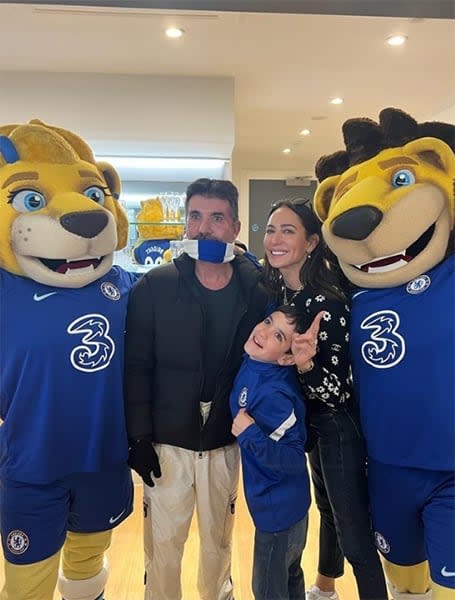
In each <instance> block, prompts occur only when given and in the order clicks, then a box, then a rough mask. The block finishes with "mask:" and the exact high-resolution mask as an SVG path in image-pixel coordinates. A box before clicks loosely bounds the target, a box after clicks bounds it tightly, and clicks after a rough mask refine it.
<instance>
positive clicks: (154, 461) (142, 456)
mask: <svg viewBox="0 0 455 600" xmlns="http://www.w3.org/2000/svg"><path fill="white" fill-rule="evenodd" d="M128 465H129V466H130V467H131V468H132V469H134V471H136V473H137V474H138V475H140V476H141V477H142V481H143V482H144V483H145V484H146V485H148V486H150V487H153V486H154V485H155V483H154V481H153V479H152V476H151V474H152V473H153V476H154V477H156V478H157V479H158V478H159V477H161V468H160V461H159V460H158V455H157V453H156V450H155V448H154V447H153V443H152V442H151V441H150V440H149V439H147V438H144V439H143V440H137V441H135V442H133V443H132V445H131V447H130V453H129V456H128Z"/></svg>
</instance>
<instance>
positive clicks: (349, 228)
mask: <svg viewBox="0 0 455 600" xmlns="http://www.w3.org/2000/svg"><path fill="white" fill-rule="evenodd" d="M382 217H383V214H382V212H381V211H380V210H379V209H378V208H376V207H375V206H368V205H367V206H359V207H357V208H350V209H349V210H347V211H346V212H344V213H343V214H342V215H340V216H339V217H336V218H335V219H334V220H333V223H332V232H333V233H334V234H335V235H336V236H338V237H341V238H345V239H347V240H364V239H365V238H367V237H368V236H369V235H370V233H371V232H372V231H373V230H374V229H375V228H376V227H377V226H378V225H379V223H380V222H381V221H382Z"/></svg>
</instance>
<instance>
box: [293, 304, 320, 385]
mask: <svg viewBox="0 0 455 600" xmlns="http://www.w3.org/2000/svg"><path fill="white" fill-rule="evenodd" d="M324 314H325V311H323V310H321V312H319V313H318V314H317V315H316V316H315V318H314V320H313V322H312V323H311V325H310V327H309V328H308V329H307V330H306V331H305V333H300V334H294V335H293V337H292V344H291V351H292V354H293V356H294V360H295V364H296V367H297V369H298V371H299V373H305V372H306V371H311V369H312V368H313V366H314V365H313V360H312V358H313V356H314V355H315V354H316V352H317V347H318V333H319V326H320V324H321V319H322V318H323V316H324Z"/></svg>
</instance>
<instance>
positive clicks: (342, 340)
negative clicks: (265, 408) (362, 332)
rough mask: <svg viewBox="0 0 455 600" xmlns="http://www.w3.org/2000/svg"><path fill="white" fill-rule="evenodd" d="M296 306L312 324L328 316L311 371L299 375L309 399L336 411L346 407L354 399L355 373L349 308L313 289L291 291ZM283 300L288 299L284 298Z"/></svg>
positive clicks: (323, 325) (320, 332) (322, 328)
mask: <svg viewBox="0 0 455 600" xmlns="http://www.w3.org/2000/svg"><path fill="white" fill-rule="evenodd" d="M293 295H294V298H293V299H292V304H294V305H295V306H296V308H297V309H298V310H300V311H302V312H306V313H307V314H308V315H309V320H310V323H311V322H312V321H313V319H314V317H315V316H316V315H317V314H318V313H319V312H320V311H321V310H323V311H325V315H324V317H323V319H322V321H321V325H320V328H319V335H318V349H317V352H316V355H315V356H314V357H313V362H314V367H313V369H311V371H308V372H307V373H304V374H302V375H299V378H300V382H301V384H302V387H303V391H304V393H305V396H306V398H307V399H308V400H310V401H320V402H323V403H324V404H326V405H327V406H328V407H330V408H332V409H336V408H337V406H339V405H341V404H344V403H345V402H347V400H349V399H350V398H351V396H352V374H351V367H350V362H349V325H350V310H349V306H348V305H347V304H345V303H344V302H343V301H342V300H338V299H332V298H326V297H325V296H324V295H322V294H319V293H316V292H315V291H314V290H311V288H304V289H302V291H300V292H298V293H297V294H296V293H295V292H293V291H292V290H287V297H288V298H292V296H293ZM280 300H281V301H283V300H284V297H281V298H280Z"/></svg>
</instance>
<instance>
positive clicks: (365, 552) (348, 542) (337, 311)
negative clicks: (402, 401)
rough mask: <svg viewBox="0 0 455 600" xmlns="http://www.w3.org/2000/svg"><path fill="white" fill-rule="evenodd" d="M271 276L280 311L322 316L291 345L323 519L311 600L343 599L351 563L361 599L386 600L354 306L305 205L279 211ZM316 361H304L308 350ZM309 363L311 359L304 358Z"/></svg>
mask: <svg viewBox="0 0 455 600" xmlns="http://www.w3.org/2000/svg"><path fill="white" fill-rule="evenodd" d="M264 249H265V275H266V279H267V282H268V284H269V286H270V288H271V290H272V293H273V294H274V295H275V298H276V300H277V302H278V304H292V305H295V306H296V307H297V309H299V310H304V311H306V312H307V313H308V314H309V316H310V318H311V319H313V318H314V317H315V316H316V315H317V314H318V313H319V312H320V311H321V310H323V311H325V312H324V317H323V319H322V321H321V324H320V328H319V333H317V335H316V334H315V335H314V339H312V340H311V339H309V336H307V335H306V334H303V335H302V336H300V338H297V340H296V341H295V342H294V344H293V353H294V354H295V357H296V364H297V365H298V367H299V378H300V382H301V385H302V389H303V393H304V396H305V401H306V404H307V414H308V435H309V438H310V440H312V443H311V442H310V448H309V450H310V454H309V458H310V466H311V475H312V480H313V485H314V492H315V498H316V504H317V506H318V509H319V512H320V515H321V526H320V531H319V565H318V575H317V578H316V582H315V585H314V586H313V587H312V588H311V590H309V591H308V592H307V593H306V597H307V600H326V599H327V598H329V599H330V600H338V595H337V593H336V591H335V578H337V577H341V576H342V575H343V564H344V557H346V559H347V560H348V561H349V562H350V563H351V565H352V568H353V571H354V576H355V579H356V582H357V587H358V591H359V596H360V599H361V600H373V599H374V600H387V597H388V596H387V592H386V585H385V581H384V575H383V572H382V568H381V563H380V560H379V556H378V554H377V552H376V549H375V546H374V541H373V534H372V531H371V526H370V515H369V510H368V494H367V483H366V454H365V447H364V441H363V438H362V435H361V432H360V426H359V419H358V412H357V406H356V404H355V401H354V398H353V394H352V386H351V374H350V365H349V354H348V343H349V307H348V306H347V304H346V300H345V296H344V293H343V291H342V289H341V285H340V277H339V276H338V270H337V269H336V268H335V266H334V265H330V263H329V262H328V259H327V256H326V249H325V246H324V244H323V242H322V239H321V231H320V225H319V221H318V219H317V217H316V215H315V214H314V212H313V211H312V210H311V208H310V206H308V205H307V203H305V202H303V201H293V202H291V201H288V200H284V201H281V202H278V203H276V204H274V205H273V207H272V209H271V211H270V213H269V219H268V223H267V227H266V232H265V236H264ZM309 343H310V344H311V343H313V344H317V351H316V354H315V355H314V357H313V359H312V360H310V361H308V360H307V358H304V359H303V363H302V361H299V354H302V356H304V355H305V351H306V350H307V349H308V344H309ZM306 356H308V353H306Z"/></svg>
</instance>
